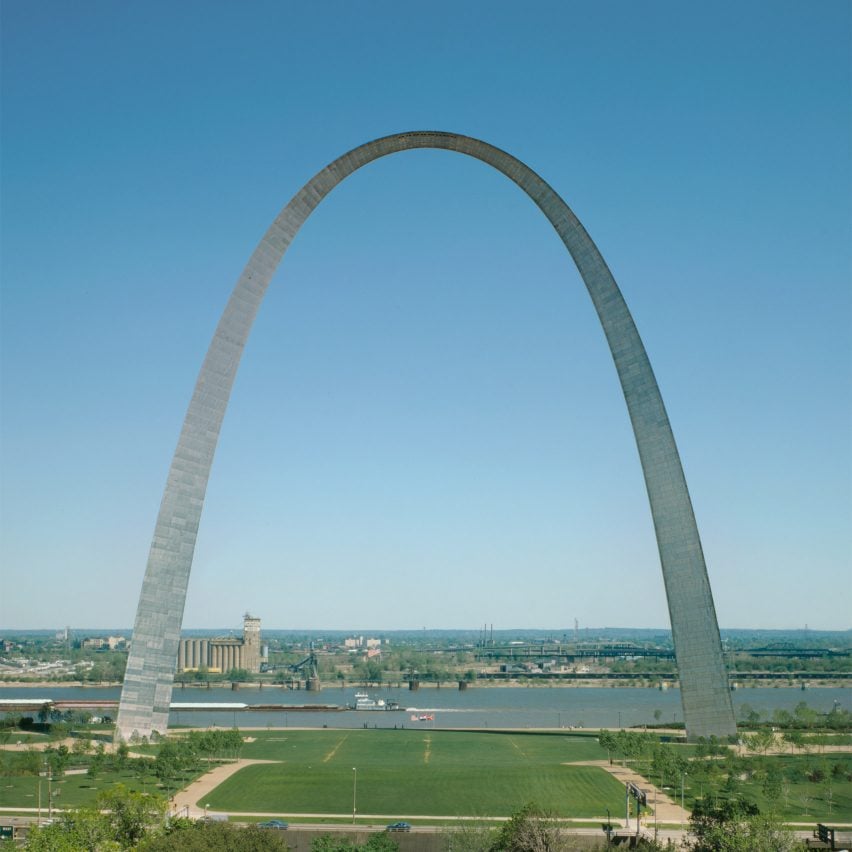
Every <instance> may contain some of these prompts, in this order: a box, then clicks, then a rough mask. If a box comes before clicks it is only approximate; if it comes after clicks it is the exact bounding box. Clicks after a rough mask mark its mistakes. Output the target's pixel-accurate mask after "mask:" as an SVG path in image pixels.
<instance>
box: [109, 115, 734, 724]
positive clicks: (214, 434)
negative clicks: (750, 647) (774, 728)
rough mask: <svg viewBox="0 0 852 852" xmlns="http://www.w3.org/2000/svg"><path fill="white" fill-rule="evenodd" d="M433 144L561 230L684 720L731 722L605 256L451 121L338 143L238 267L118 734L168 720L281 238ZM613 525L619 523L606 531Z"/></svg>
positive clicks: (503, 160)
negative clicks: (630, 466) (616, 419)
mask: <svg viewBox="0 0 852 852" xmlns="http://www.w3.org/2000/svg"><path fill="white" fill-rule="evenodd" d="M417 148H438V149H444V150H448V151H455V152H458V153H460V154H465V155H467V156H470V157H474V158H475V159H478V160H481V161H482V162H484V163H487V164H488V165H490V166H492V167H494V168H495V169H497V170H498V171H500V172H502V173H503V174H504V175H506V177H508V178H509V179H510V180H512V181H513V182H514V183H515V184H517V185H518V186H519V187H520V188H521V189H522V190H523V191H524V192H525V193H526V194H527V195H528V196H529V198H530V199H531V200H532V201H533V202H534V203H535V204H536V205H538V207H539V208H540V209H541V211H542V213H544V215H545V217H546V218H547V220H548V221H549V222H550V224H551V225H552V226H553V228H554V229H555V230H556V232H557V234H558V235H559V238H560V239H561V240H562V242H563V243H564V245H565V247H566V248H567V250H568V252H569V253H570V254H571V257H572V258H573V259H574V263H575V264H576V266H577V269H578V270H579V272H580V275H581V277H582V279H583V282H584V283H585V285H586V288H587V289H588V291H589V295H590V296H591V298H592V302H593V303H594V306H595V309H596V311H597V313H598V317H599V319H600V322H601V325H602V327H603V331H604V334H605V335H606V339H607V342H608V343H609V348H610V351H611V353H612V357H613V360H614V361H615V367H616V370H617V372H618V378H619V380H620V382H621V387H622V390H623V392H624V398H625V401H626V403H627V409H628V412H629V414H630V420H631V422H632V425H633V432H634V435H635V437H636V444H637V447H638V449H639V457H640V460H641V463H642V471H643V473H644V476H645V484H646V487H647V491H648V498H649V500H650V504H651V514H652V516H653V520H654V528H655V531H656V536H657V545H658V548H659V552H660V561H661V564H662V569H663V578H664V582H665V587H666V596H667V599H668V606H669V614H670V618H671V626H672V633H673V637H674V644H675V652H676V655H677V663H678V670H679V673H680V683H681V699H682V702H683V713H684V719H685V721H686V726H687V732H688V734H689V735H690V736H691V737H693V738H695V737H698V736H710V735H716V736H719V737H722V736H727V735H729V734H733V733H734V732H735V730H736V724H735V721H734V713H733V707H732V704H731V696H730V692H729V689H728V679H727V675H726V673H725V667H724V661H723V658H722V647H721V641H720V639H719V628H718V624H717V621H716V612H715V608H714V605H713V597H712V594H711V592H710V583H709V580H708V577H707V569H706V566H705V564H704V555H703V552H702V549H701V540H700V538H699V535H698V527H697V526H696V523H695V517H694V514H693V510H692V503H691V501H690V497H689V492H688V490H687V487H686V480H685V478H684V474H683V468H682V466H681V463H680V458H679V456H678V451H677V446H676V445H675V441H674V436H673V435H672V430H671V426H670V425H669V419H668V416H667V414H666V409H665V406H664V405H663V400H662V397H661V396H660V390H659V388H658V387H657V382H656V379H655V378H654V373H653V370H652V369H651V364H650V362H649V360H648V356H647V353H646V352H645V347H644V346H643V344H642V341H641V339H640V337H639V332H638V331H637V329H636V325H635V323H634V322H633V318H632V317H631V315H630V311H629V310H628V309H627V305H626V304H625V301H624V298H623V296H622V295H621V291H620V290H619V289H618V285H617V284H616V283H615V279H614V278H613V277H612V274H611V273H610V271H609V269H608V268H607V265H606V263H605V262H604V259H603V257H601V254H600V252H599V251H598V249H597V247H596V246H595V244H594V243H593V242H592V240H591V238H590V237H589V235H588V234H587V233H586V231H585V229H584V228H583V226H582V224H581V223H580V221H579V220H578V219H577V217H576V216H575V215H574V213H573V212H572V211H571V209H570V208H569V207H568V205H567V204H566V203H565V202H564V201H563V200H562V199H561V198H560V197H559V195H558V194H557V193H556V192H555V191H554V190H553V189H552V188H551V187H550V186H549V185H548V184H547V183H545V181H544V180H542V178H541V177H539V176H538V175H537V174H536V173H535V172H534V171H533V170H532V169H530V168H529V167H528V166H526V165H524V164H523V163H522V162H520V161H519V160H517V159H515V158H514V157H512V156H511V155H510V154H507V153H506V152H505V151H501V150H500V149H499V148H495V147H494V146H493V145H488V144H487V143H485V142H482V141H480V140H478V139H472V138H470V137H467V136H460V135H458V134H455V133H441V132H436V131H423V132H420V131H418V132H413V133H400V134H396V135H394V136H386V137H384V138H382V139H376V140H375V141H373V142H368V143H367V144H365V145H361V146H360V147H358V148H355V149H354V150H352V151H350V152H349V153H347V154H344V155H343V156H342V157H340V158H339V159H337V160H335V161H334V162H333V163H331V164H330V165H329V166H327V167H326V168H324V169H323V170H322V171H320V172H319V173H318V174H317V175H315V176H314V177H313V178H312V179H311V180H310V181H308V183H307V184H305V186H304V187H303V188H302V189H301V190H300V191H299V192H298V193H296V195H295V197H294V198H293V199H292V200H291V201H290V203H289V204H288V205H287V206H286V207H285V208H284V209H283V210H282V212H281V213H280V214H279V216H278V217H277V218H276V220H275V221H274V222H273V223H272V226H271V227H270V228H269V230H268V231H267V232H266V234H265V235H264V237H263V239H262V240H261V241H260V244H259V245H258V247H257V249H256V250H255V252H254V254H253V255H252V256H251V258H250V260H249V262H248V265H247V266H246V268H245V270H244V271H243V273H242V275H241V276H240V278H239V280H238V281H237V284H236V287H235V288H234V291H233V294H232V295H231V298H230V301H229V302H228V305H227V307H226V308H225V311H224V313H223V314H222V318H221V320H220V322H219V325H218V327H217V329H216V332H215V334H214V336H213V340H212V342H211V344H210V348H209V350H208V352H207V356H206V358H205V359H204V363H203V365H202V367H201V372H200V374H199V376H198V381H197V383H196V386H195V391H194V393H193V395H192V400H191V402H190V404H189V409H188V411H187V414H186V419H185V420H184V424H183V428H182V431H181V434H180V438H179V440H178V446H177V449H176V451H175V455H174V458H173V460H172V465H171V469H170V471H169V476H168V481H167V484H166V488H165V493H164V494H163V500H162V503H161V505H160V512H159V515H158V518H157V524H156V527H155V530H154V537H153V541H152V542H151V550H150V553H149V557H148V567H147V569H146V572H145V579H144V581H143V584H142V593H141V595H140V598H139V607H138V610H137V614H136V622H135V626H134V628H133V641H132V644H131V648H130V654H129V657H128V663H127V673H126V676H125V680H124V688H123V690H122V693H121V702H120V707H119V712H118V727H117V735H118V736H119V737H121V738H123V739H130V738H131V737H132V736H133V734H134V733H135V734H137V735H139V736H150V735H151V733H152V732H154V731H160V732H164V731H165V730H166V728H167V727H168V715H169V701H170V698H171V692H172V681H173V677H174V670H175V665H176V661H177V652H178V645H179V642H180V630H181V622H182V619H183V610H184V604H185V601H186V589H187V584H188V582H189V573H190V568H191V566H192V557H193V553H194V550H195V541H196V536H197V533H198V525H199V521H200V518H201V510H202V506H203V504H204V495H205V492H206V490H207V481H208V478H209V476H210V467H211V465H212V462H213V455H214V452H215V450H216V443H217V441H218V438H219V430H220V428H221V425H222V420H223V418H224V416H225V410H226V408H227V404H228V399H229V397H230V394H231V388H232V386H233V383H234V379H235V377H236V374H237V368H238V366H239V363H240V358H241V357H242V353H243V349H244V347H245V344H246V341H247V339H248V336H249V332H250V330H251V327H252V323H253V322H254V319H255V316H256V314H257V311H258V309H259V308H260V303H261V301H262V300H263V296H264V294H265V292H266V289H267V287H268V286H269V283H270V281H271V279H272V276H273V274H274V272H275V270H276V269H277V267H278V264H279V263H280V261H281V259H282V257H283V256H284V252H285V251H286V250H287V248H288V247H289V245H290V243H291V242H292V241H293V238H294V237H295V235H296V233H297V232H298V230H299V229H300V228H301V226H302V225H303V224H304V222H305V221H306V220H307V218H308V217H309V216H310V214H311V213H312V212H313V211H314V209H316V207H317V205H318V204H319V203H320V202H321V201H322V200H323V199H324V198H325V197H326V196H327V195H328V194H329V193H330V192H331V191H332V190H333V189H334V188H335V187H336V186H337V185H338V184H339V183H340V182H341V181H342V180H344V179H345V178H346V177H348V176H349V175H351V174H352V173H353V172H355V171H357V170H358V169H360V168H361V167H362V166H365V165H367V164H368V163H371V162H373V161H374V160H377V159H379V158H380V157H385V156H387V155H389V154H394V153H397V152H400V151H407V150H412V149H417ZM613 532H614V531H613Z"/></svg>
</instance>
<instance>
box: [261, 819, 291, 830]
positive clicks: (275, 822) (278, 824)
mask: <svg viewBox="0 0 852 852" xmlns="http://www.w3.org/2000/svg"><path fill="white" fill-rule="evenodd" d="M257 827H258V828H277V829H278V830H279V831H286V830H287V829H288V828H289V827H290V823H289V822H284V820H281V819H268V820H267V821H266V822H259V823H258V824H257Z"/></svg>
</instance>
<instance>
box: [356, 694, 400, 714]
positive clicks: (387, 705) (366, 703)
mask: <svg viewBox="0 0 852 852" xmlns="http://www.w3.org/2000/svg"><path fill="white" fill-rule="evenodd" d="M352 709H353V710H399V709H400V708H399V705H398V704H397V703H396V702H395V701H385V699H384V698H370V696H369V695H367V693H366V692H356V693H355V704H354V705H353V706H352Z"/></svg>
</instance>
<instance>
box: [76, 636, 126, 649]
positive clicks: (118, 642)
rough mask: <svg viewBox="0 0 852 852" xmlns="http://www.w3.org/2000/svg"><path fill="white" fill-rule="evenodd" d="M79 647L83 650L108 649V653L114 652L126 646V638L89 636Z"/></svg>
mask: <svg viewBox="0 0 852 852" xmlns="http://www.w3.org/2000/svg"><path fill="white" fill-rule="evenodd" d="M80 646H81V647H83V648H88V649H94V650H96V651H98V650H101V649H102V648H109V650H110V651H116V650H119V649H121V648H125V647H126V646H127V637H125V636H106V637H104V636H91V637H89V638H88V639H84V640H83V641H82V642H81V643H80Z"/></svg>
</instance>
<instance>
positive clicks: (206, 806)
mask: <svg viewBox="0 0 852 852" xmlns="http://www.w3.org/2000/svg"><path fill="white" fill-rule="evenodd" d="M209 807H210V805H209V804H207V805H205V806H204V822H207V817H208V814H207V809H208V808H209Z"/></svg>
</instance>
